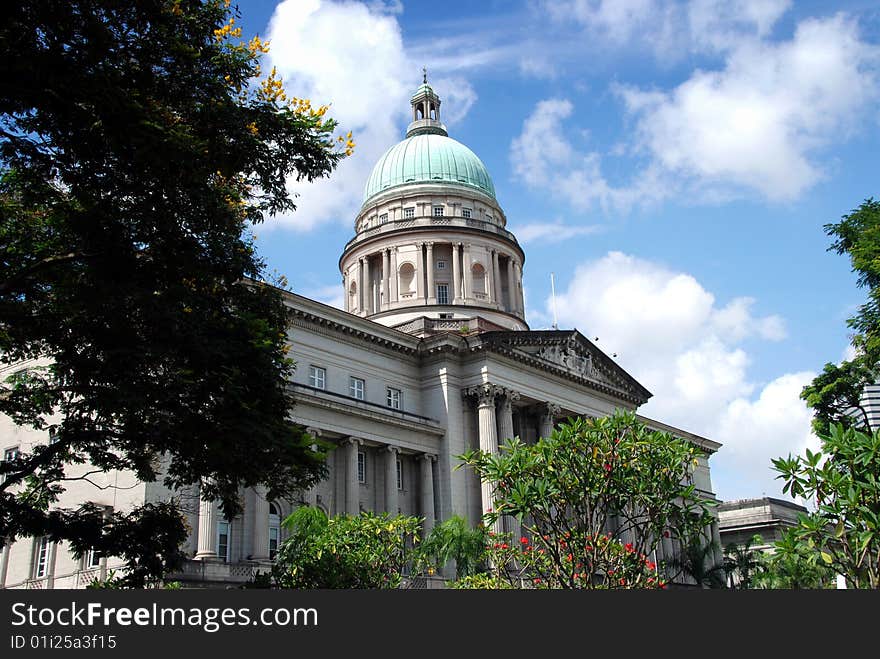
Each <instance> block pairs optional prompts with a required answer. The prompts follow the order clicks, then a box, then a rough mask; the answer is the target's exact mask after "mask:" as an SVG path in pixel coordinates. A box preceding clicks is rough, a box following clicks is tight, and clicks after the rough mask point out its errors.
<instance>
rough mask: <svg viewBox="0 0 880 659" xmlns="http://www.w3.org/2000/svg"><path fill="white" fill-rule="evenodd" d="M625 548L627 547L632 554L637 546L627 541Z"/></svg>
mask: <svg viewBox="0 0 880 659" xmlns="http://www.w3.org/2000/svg"><path fill="white" fill-rule="evenodd" d="M623 548H624V549H626V550H627V551H628V552H629V553H630V554H631V553H633V552H634V551H635V550H636V548H635V547H633V543H631V542H627V543H626V544H625V545H624V547H623Z"/></svg>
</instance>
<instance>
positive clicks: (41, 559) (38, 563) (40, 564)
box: [34, 536, 49, 579]
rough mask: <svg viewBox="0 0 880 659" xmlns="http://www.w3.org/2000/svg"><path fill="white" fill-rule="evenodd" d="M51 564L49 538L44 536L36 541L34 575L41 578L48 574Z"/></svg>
mask: <svg viewBox="0 0 880 659" xmlns="http://www.w3.org/2000/svg"><path fill="white" fill-rule="evenodd" d="M48 566H49V538H48V537H46V536H43V537H42V538H40V539H39V540H37V541H36V546H35V551H34V577H35V578H37V579H39V578H41V577H45V576H46V571H47V568H48Z"/></svg>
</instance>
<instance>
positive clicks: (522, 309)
mask: <svg viewBox="0 0 880 659" xmlns="http://www.w3.org/2000/svg"><path fill="white" fill-rule="evenodd" d="M513 275H514V282H513V285H514V287H515V289H514V290H515V291H516V294H515V295H514V296H513V297H514V299H515V300H516V307H517V311H518V312H519V315H520V316H525V315H526V304H525V300H524V299H523V291H522V268H521V267H520V265H519V261H514V262H513Z"/></svg>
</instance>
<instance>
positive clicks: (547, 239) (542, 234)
mask: <svg viewBox="0 0 880 659" xmlns="http://www.w3.org/2000/svg"><path fill="white" fill-rule="evenodd" d="M508 228H509V229H510V230H511V231H512V232H513V234H514V235H515V236H516V237H517V239H518V240H519V241H520V242H521V243H561V242H563V241H565V240H570V239H571V238H576V237H577V236H588V235H591V234H594V233H598V232H599V231H601V230H602V227H601V226H598V225H588V226H583V225H571V224H565V223H563V222H562V221H560V220H557V221H555V222H532V223H531V224H523V225H522V226H517V227H508Z"/></svg>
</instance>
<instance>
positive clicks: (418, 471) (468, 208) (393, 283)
mask: <svg viewBox="0 0 880 659" xmlns="http://www.w3.org/2000/svg"><path fill="white" fill-rule="evenodd" d="M412 108H413V121H412V123H411V124H410V126H409V129H408V131H407V134H406V138H405V139H404V140H403V141H402V142H400V143H399V144H396V145H394V146H393V147H391V148H390V149H389V150H388V151H387V152H386V153H385V155H384V156H383V157H382V158H381V159H380V160H379V162H378V163H377V164H376V166H375V167H374V169H373V172H372V174H371V176H370V178H369V180H368V181H367V184H366V190H365V198H364V203H363V206H362V208H361V210H360V212H359V214H358V216H357V218H356V219H355V236H354V238H352V239H351V240H350V241H349V242H348V244H347V245H345V248H344V250H343V253H342V257H341V258H340V261H339V266H340V271H341V274H342V280H343V285H344V287H345V289H344V290H345V292H346V295H345V310H340V309H336V308H333V307H329V306H326V305H324V304H321V303H319V302H316V301H314V300H310V299H307V298H304V297H302V296H299V295H295V294H292V293H287V294H285V298H286V301H287V304H288V305H289V306H290V309H291V310H292V312H293V320H292V324H291V327H290V330H289V338H290V343H291V346H292V355H293V357H294V359H295V360H296V362H297V369H296V372H295V375H294V378H293V382H292V383H291V386H292V387H293V389H294V392H295V398H296V405H295V407H294V409H293V410H292V416H293V417H294V419H295V420H296V421H297V422H298V423H300V424H302V425H303V426H304V427H306V428H308V429H309V431H310V432H311V433H313V434H316V435H320V436H321V437H322V438H323V439H325V440H329V441H331V442H333V443H335V444H337V445H338V448H337V450H335V451H333V452H331V454H330V456H329V465H328V466H329V469H330V476H329V478H328V479H327V480H326V481H324V482H323V483H321V484H320V485H319V486H318V487H316V488H314V489H313V490H311V491H309V492H305V493H303V499H302V502H305V503H309V504H312V505H317V506H320V507H321V508H323V509H324V510H325V511H327V512H328V513H330V514H336V513H358V512H359V511H361V510H372V511H391V512H395V513H396V512H401V513H404V514H412V515H419V516H422V517H424V518H425V527H426V529H430V528H431V526H432V525H433V524H434V523H435V521H437V520H443V519H447V518H449V517H450V516H451V515H455V514H457V515H461V516H464V517H466V518H467V519H469V520H470V521H471V522H472V523H475V522H476V521H477V520H479V518H480V516H481V514H482V512H483V511H484V510H486V509H487V508H488V507H490V505H491V504H490V503H489V501H490V500H489V494H490V493H489V492H488V490H487V489H486V488H485V487H483V486H481V484H480V482H479V480H478V479H477V478H476V477H475V476H474V474H473V473H472V472H470V471H469V470H465V469H458V470H456V469H455V467H456V465H457V463H458V461H457V459H456V456H457V455H460V454H462V453H464V452H465V451H466V450H468V449H471V448H475V447H481V448H483V449H486V450H497V446H498V443H499V442H500V441H502V440H504V439H506V438H509V437H513V436H519V437H521V438H522V439H523V440H524V441H527V442H534V441H535V440H536V439H537V438H538V437H541V436H546V435H548V434H549V433H550V432H551V430H552V428H553V427H554V425H555V424H556V423H558V422H559V421H561V420H564V419H565V418H567V417H570V416H581V415H589V416H598V415H607V414H610V413H611V412H612V411H613V410H614V409H615V408H625V409H630V410H635V409H637V408H638V407H639V406H640V405H642V404H643V403H645V402H646V401H647V400H648V398H649V397H650V396H651V394H650V393H649V392H648V391H647V390H646V389H645V388H644V387H643V386H642V385H640V384H639V383H638V382H637V381H636V380H635V379H634V378H633V377H632V376H630V375H629V374H628V373H626V372H625V371H624V370H623V369H622V368H620V367H619V366H618V365H617V364H616V363H615V362H614V361H613V360H612V359H610V358H609V357H608V356H607V355H605V354H604V353H603V352H602V351H601V350H599V349H598V348H597V347H596V346H595V345H593V344H592V343H591V342H590V341H589V340H587V339H586V338H585V337H584V336H583V335H582V334H581V333H579V332H578V331H577V330H549V331H547V330H544V331H530V330H529V329H528V326H527V324H526V322H525V312H524V305H523V294H522V272H523V264H524V262H525V254H524V252H523V250H522V248H521V247H520V245H519V244H518V243H517V241H516V238H515V236H514V235H513V234H512V233H511V232H510V231H508V230H507V229H506V228H505V225H506V217H505V214H504V211H503V209H502V208H501V206H500V204H499V203H498V200H497V199H496V198H495V191H494V187H493V185H492V180H491V178H490V176H489V173H488V172H487V170H486V168H485V166H484V165H483V163H482V162H481V161H480V159H479V158H478V157H477V156H476V155H474V153H473V152H472V151H470V149H468V148H467V147H465V146H464V145H462V144H460V143H458V142H456V141H455V140H453V139H451V138H449V137H448V136H447V133H446V129H445V127H444V126H443V124H442V123H441V121H440V99H439V98H438V97H437V95H436V94H435V93H434V91H433V90H432V89H431V87H430V86H428V85H427V83H425V84H423V85H421V86H420V87H419V88H418V90H417V91H416V93H415V94H414V95H413V97H412ZM642 420H643V421H645V422H647V423H648V424H649V425H651V426H653V427H655V428H658V429H661V430H667V431H671V432H673V433H674V434H676V435H678V436H681V437H684V438H686V439H688V440H690V441H692V442H693V443H695V444H697V445H699V446H700V447H701V448H703V449H704V450H705V452H706V454H707V456H708V455H711V454H712V453H714V452H715V451H716V450H717V449H718V448H719V446H720V445H719V444H718V443H716V442H713V441H711V440H709V439H706V438H703V437H699V436H696V435H694V434H691V433H688V432H686V431H683V430H679V429H675V428H670V427H669V426H666V425H664V424H662V423H660V422H657V421H653V420H649V419H644V418H643V419H642ZM0 432H2V434H0V449H3V450H7V451H11V450H15V449H16V448H23V449H26V448H27V445H28V444H29V443H30V442H33V441H44V440H43V439H42V438H40V437H38V436H36V435H34V434H33V433H28V432H27V431H24V430H22V429H20V428H16V427H14V426H12V425H11V423H9V422H8V421H7V422H6V425H5V426H3V427H0ZM243 439H246V438H243ZM101 478H102V480H101V482H100V483H99V485H102V486H103V485H116V486H117V487H110V488H107V489H98V488H90V487H89V486H88V485H87V484H85V483H79V484H77V486H76V489H75V490H71V491H69V492H68V493H67V494H66V495H65V496H64V498H63V500H62V502H61V505H68V506H69V505H75V503H77V502H80V501H83V500H90V501H94V502H95V503H99V504H102V505H106V506H108V507H112V508H113V509H117V510H118V509H123V508H125V507H126V506H131V505H134V504H137V503H143V502H145V501H156V500H162V499H166V498H168V497H170V496H172V495H178V496H182V497H183V500H184V502H185V504H186V507H187V510H188V521H189V524H190V527H191V529H192V530H191V533H190V537H189V539H188V541H187V545H186V547H185V549H186V552H187V554H188V555H189V556H190V557H191V558H190V559H189V560H188V561H187V563H186V565H185V566H184V569H183V571H182V572H181V573H180V574H177V575H171V578H174V579H179V580H182V581H186V582H189V583H196V582H202V583H213V584H217V585H220V584H229V583H240V582H242V581H246V580H248V579H250V578H251V577H252V575H253V573H254V571H255V570H256V569H259V568H261V567H263V568H264V567H265V564H266V563H267V562H268V561H270V560H271V557H272V554H273V552H274V550H275V548H276V547H277V544H278V542H279V541H280V540H282V539H283V530H282V529H280V526H279V523H280V520H281V519H283V517H284V516H285V515H287V514H288V513H289V512H290V510H291V509H292V508H293V507H295V506H296V505H299V504H300V503H302V502H287V501H273V502H269V501H266V500H265V498H264V496H263V493H264V491H263V490H260V489H256V490H254V489H251V490H248V491H245V492H243V493H242V496H243V500H244V513H243V514H242V515H241V516H239V517H237V518H235V519H232V520H226V519H221V518H220V515H219V512H218V509H217V506H216V504H212V503H206V502H202V503H200V502H199V500H198V492H195V491H192V492H183V493H172V492H169V491H167V490H166V489H165V488H164V487H162V486H161V485H160V484H156V483H139V482H137V481H136V480H134V478H133V477H132V476H131V475H130V474H114V473H111V474H104V475H101ZM696 483H697V486H698V488H699V489H700V490H701V492H702V493H703V494H704V495H705V496H706V497H708V498H710V499H714V494H713V493H712V485H711V480H710V477H709V465H708V458H704V459H703V460H702V461H701V462H700V465H699V468H698V470H697V473H696ZM711 533H712V534H714V537H715V538H716V539H717V537H718V530H717V525H716V527H715V528H713V529H712V530H711ZM666 543H667V545H666V546H665V548H664V549H665V552H666V554H667V555H669V554H671V553H672V552H673V551H674V548H673V547H672V546H670V545H669V541H668V540H667V541H666ZM658 558H662V556H660V557H658ZM108 560H109V563H110V565H109V566H108V565H107V563H108ZM112 563H113V561H112V559H104V558H100V557H93V556H86V557H85V558H83V559H81V560H79V561H77V560H75V559H73V558H72V557H71V555H70V553H69V552H68V551H67V549H66V548H65V547H64V546H57V547H56V546H54V545H51V544H49V543H46V542H45V541H44V540H43V539H40V538H36V539H20V540H19V541H17V542H15V543H14V544H12V545H11V546H7V547H6V548H4V550H3V555H2V564H0V587H29V588H50V587H78V586H82V585H84V584H85V583H87V582H88V581H89V580H90V579H91V578H92V577H93V576H104V575H106V573H107V570H108V567H109V568H112Z"/></svg>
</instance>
